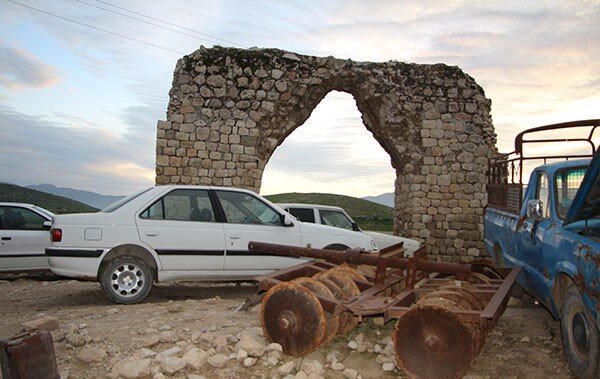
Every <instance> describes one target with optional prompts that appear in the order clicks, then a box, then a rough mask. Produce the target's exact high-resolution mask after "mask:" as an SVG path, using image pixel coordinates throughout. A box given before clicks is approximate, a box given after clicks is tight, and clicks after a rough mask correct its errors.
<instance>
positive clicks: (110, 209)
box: [100, 187, 152, 213]
mask: <svg viewBox="0 0 600 379" xmlns="http://www.w3.org/2000/svg"><path fill="white" fill-rule="evenodd" d="M151 189H152V187H150V188H146V189H145V190H142V191H140V192H137V193H134V194H133V195H130V196H127V197H125V198H123V199H121V200H119V201H117V202H115V203H112V204H111V205H109V206H108V207H106V208H104V209H102V210H101V211H100V212H104V213H110V212H114V211H116V210H117V209H119V208H121V207H122V206H123V205H125V204H127V203H129V202H130V201H131V200H133V199H135V198H136V197H138V196H140V195H142V194H144V193H146V192H148V191H150V190H151Z"/></svg>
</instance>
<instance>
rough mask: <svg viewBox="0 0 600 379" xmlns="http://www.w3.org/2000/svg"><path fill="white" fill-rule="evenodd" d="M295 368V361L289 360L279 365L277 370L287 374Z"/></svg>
mask: <svg viewBox="0 0 600 379" xmlns="http://www.w3.org/2000/svg"><path fill="white" fill-rule="evenodd" d="M293 369H294V361H289V362H287V363H284V364H282V365H281V366H279V368H278V369H277V371H278V372H279V373H280V374H282V375H286V374H289V373H290V372H292V370H293Z"/></svg>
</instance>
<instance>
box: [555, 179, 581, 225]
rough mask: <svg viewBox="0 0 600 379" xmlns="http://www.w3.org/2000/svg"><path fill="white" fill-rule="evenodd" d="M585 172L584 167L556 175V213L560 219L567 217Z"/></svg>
mask: <svg viewBox="0 0 600 379" xmlns="http://www.w3.org/2000/svg"><path fill="white" fill-rule="evenodd" d="M586 170H587V168H586V167H575V168H570V169H565V170H561V171H559V172H557V173H556V179H555V181H556V213H557V214H558V217H560V218H561V219H564V218H565V217H566V216H567V211H568V210H569V208H570V207H571V203H573V198H574V197H575V194H576V193H577V190H578V189H579V186H580V185H581V182H582V181H583V177H584V176H585V172H586Z"/></svg>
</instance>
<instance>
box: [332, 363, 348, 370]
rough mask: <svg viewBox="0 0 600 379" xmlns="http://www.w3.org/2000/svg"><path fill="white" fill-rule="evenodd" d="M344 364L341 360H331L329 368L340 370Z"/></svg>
mask: <svg viewBox="0 0 600 379" xmlns="http://www.w3.org/2000/svg"><path fill="white" fill-rule="evenodd" d="M344 368H346V366H344V364H343V363H341V362H333V363H331V369H332V370H334V371H342V370H343V369H344Z"/></svg>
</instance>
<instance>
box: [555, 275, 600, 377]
mask: <svg viewBox="0 0 600 379" xmlns="http://www.w3.org/2000/svg"><path fill="white" fill-rule="evenodd" d="M560 332H561V335H562V345H563V351H564V352H565V356H566V358H567V362H568V363H569V366H570V367H571V371H573V374H575V376H576V377H578V378H597V376H596V371H597V369H598V358H599V353H600V338H599V335H598V328H597V327H596V326H595V325H594V324H593V323H592V322H591V321H590V320H589V319H588V317H587V316H586V314H585V309H584V305H583V303H582V301H581V296H580V295H579V291H578V290H577V287H574V286H573V287H571V288H569V290H568V291H567V294H566V295H565V300H564V304H563V307H562V309H561V312H560Z"/></svg>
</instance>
